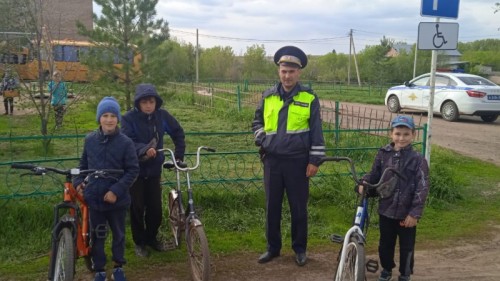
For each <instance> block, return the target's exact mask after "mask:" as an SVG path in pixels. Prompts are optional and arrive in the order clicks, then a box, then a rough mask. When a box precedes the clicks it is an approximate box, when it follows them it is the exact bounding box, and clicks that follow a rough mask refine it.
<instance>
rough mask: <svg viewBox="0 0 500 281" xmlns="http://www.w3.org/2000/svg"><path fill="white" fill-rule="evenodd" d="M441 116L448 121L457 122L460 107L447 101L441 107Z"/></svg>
mask: <svg viewBox="0 0 500 281" xmlns="http://www.w3.org/2000/svg"><path fill="white" fill-rule="evenodd" d="M441 115H442V117H443V119H444V120H446V121H450V122H453V121H457V120H458V116H459V114H458V107H457V105H456V104H455V103H454V102H452V101H447V102H445V103H444V104H443V106H441Z"/></svg>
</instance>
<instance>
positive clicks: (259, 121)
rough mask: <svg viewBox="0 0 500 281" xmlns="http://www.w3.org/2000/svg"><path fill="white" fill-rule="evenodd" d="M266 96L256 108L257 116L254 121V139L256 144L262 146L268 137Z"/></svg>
mask: <svg viewBox="0 0 500 281" xmlns="http://www.w3.org/2000/svg"><path fill="white" fill-rule="evenodd" d="M263 112H264V98H262V99H261V100H260V102H259V104H258V105H257V108H256V109H255V116H254V118H253V121H252V131H253V135H254V141H255V145H256V146H261V145H262V142H264V138H265V137H266V132H265V131H264V115H263Z"/></svg>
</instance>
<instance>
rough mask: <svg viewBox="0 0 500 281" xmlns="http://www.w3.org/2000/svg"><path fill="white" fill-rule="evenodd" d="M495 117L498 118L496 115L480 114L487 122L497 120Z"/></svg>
mask: <svg viewBox="0 0 500 281" xmlns="http://www.w3.org/2000/svg"><path fill="white" fill-rule="evenodd" d="M497 118H498V115H483V116H481V119H482V120H483V121H484V122H487V123H491V122H495V120H497Z"/></svg>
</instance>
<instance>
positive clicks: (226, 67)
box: [200, 46, 235, 79]
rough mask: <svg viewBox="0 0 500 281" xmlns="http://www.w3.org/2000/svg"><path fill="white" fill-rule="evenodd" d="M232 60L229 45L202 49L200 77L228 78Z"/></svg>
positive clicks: (232, 55)
mask: <svg viewBox="0 0 500 281" xmlns="http://www.w3.org/2000/svg"><path fill="white" fill-rule="evenodd" d="M234 61H235V56H234V52H233V49H232V48H231V47H221V46H215V47H213V48H210V49H204V50H203V51H202V52H201V55H200V78H201V79H211V78H218V79H230V78H231V70H232V69H233V65H234Z"/></svg>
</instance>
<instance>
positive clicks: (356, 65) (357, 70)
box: [347, 29, 361, 87]
mask: <svg viewBox="0 0 500 281" xmlns="http://www.w3.org/2000/svg"><path fill="white" fill-rule="evenodd" d="M349 38H350V41H351V43H350V44H349V68H350V63H351V47H352V51H353V53H354V66H355V67H356V76H357V78H358V86H360V87H361V79H360V78H359V69H358V62H357V60H356V49H355V48H354V38H353V36H352V29H351V31H350V32H349ZM347 73H348V74H347V75H348V76H349V80H350V73H349V70H348V72H347ZM348 85H349V84H348Z"/></svg>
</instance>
